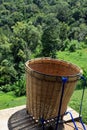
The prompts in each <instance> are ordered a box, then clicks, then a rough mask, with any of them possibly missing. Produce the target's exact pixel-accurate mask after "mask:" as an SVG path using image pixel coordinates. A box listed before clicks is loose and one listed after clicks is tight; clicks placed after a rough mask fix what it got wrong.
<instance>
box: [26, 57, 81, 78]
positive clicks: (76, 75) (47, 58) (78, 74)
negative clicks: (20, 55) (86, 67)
mask: <svg viewBox="0 0 87 130" xmlns="http://www.w3.org/2000/svg"><path fill="white" fill-rule="evenodd" d="M37 60H52V61H57V62H58V61H60V62H63V63H67V64H70V65H73V66H74V67H76V68H77V69H79V73H77V74H73V75H67V76H63V75H62V76H61V75H52V74H46V73H42V72H39V71H37V70H34V69H33V68H31V67H30V66H28V64H29V62H32V61H37ZM25 66H26V67H27V69H29V70H30V71H31V72H35V73H37V74H40V75H43V76H49V77H69V78H73V77H78V76H79V77H80V76H82V74H83V70H82V69H81V68H80V67H79V66H77V65H76V64H74V63H71V62H68V61H65V60H60V59H54V58H49V57H43V58H35V59H31V60H28V61H27V62H25Z"/></svg>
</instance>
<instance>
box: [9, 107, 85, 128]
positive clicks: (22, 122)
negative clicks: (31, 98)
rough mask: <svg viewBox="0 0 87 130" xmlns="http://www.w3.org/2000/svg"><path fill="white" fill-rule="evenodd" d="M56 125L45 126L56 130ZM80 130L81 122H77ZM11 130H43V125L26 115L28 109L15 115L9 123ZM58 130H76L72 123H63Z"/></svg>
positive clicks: (52, 123)
mask: <svg viewBox="0 0 87 130" xmlns="http://www.w3.org/2000/svg"><path fill="white" fill-rule="evenodd" d="M55 123H56V122H51V123H47V124H46V125H45V130H55ZM76 123H77V126H78V128H79V130H80V129H81V130H82V129H83V128H82V126H81V124H80V123H79V122H76ZM8 127H9V130H43V128H42V125H41V124H39V123H36V122H35V121H34V120H33V119H32V117H31V116H30V115H28V114H27V113H26V109H22V110H20V111H18V112H16V113H14V114H13V115H12V116H11V117H10V119H9V121H8ZM58 130H75V128H74V125H73V123H72V122H66V123H63V124H62V123H61V124H59V126H58Z"/></svg>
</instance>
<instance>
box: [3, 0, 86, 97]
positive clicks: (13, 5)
mask: <svg viewBox="0 0 87 130" xmlns="http://www.w3.org/2000/svg"><path fill="white" fill-rule="evenodd" d="M85 48H87V0H83V1H82V0H0V91H3V92H9V91H14V93H15V95H16V96H21V95H24V94H25V62H26V61H27V60H30V59H32V58H36V57H53V58H59V53H60V52H65V51H66V52H69V53H74V52H77V51H78V50H82V49H85ZM86 51H87V50H86ZM81 55H82V53H80V54H79V56H80V57H81ZM83 71H84V75H85V76H86V77H87V70H86V69H84V66H83Z"/></svg>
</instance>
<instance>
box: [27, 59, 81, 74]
mask: <svg viewBox="0 0 87 130" xmlns="http://www.w3.org/2000/svg"><path fill="white" fill-rule="evenodd" d="M28 67H29V68H31V69H32V70H34V71H36V72H38V73H42V74H46V75H52V76H75V75H77V74H79V73H80V72H81V69H80V68H79V67H77V66H76V65H74V64H71V63H68V62H65V61H60V60H52V59H51V60H48V59H42V60H41V59H40V60H34V61H33V60H32V61H30V62H28Z"/></svg>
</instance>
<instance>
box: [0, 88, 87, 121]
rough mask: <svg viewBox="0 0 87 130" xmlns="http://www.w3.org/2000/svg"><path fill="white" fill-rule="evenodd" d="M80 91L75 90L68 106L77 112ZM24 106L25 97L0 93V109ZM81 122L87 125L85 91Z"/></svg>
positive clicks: (86, 91) (86, 94)
mask: <svg viewBox="0 0 87 130" xmlns="http://www.w3.org/2000/svg"><path fill="white" fill-rule="evenodd" d="M81 94H82V90H75V92H74V93H73V95H72V97H71V100H70V102H69V106H70V107H72V108H73V109H75V110H76V111H78V112H79V106H80V100H81ZM24 104H26V97H25V96H22V97H15V96H14V94H13V92H9V93H3V92H0V109H5V108H10V107H15V106H20V105H24ZM82 117H83V121H84V122H85V123H87V89H86V90H85V95H84V101H83V110H82Z"/></svg>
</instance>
